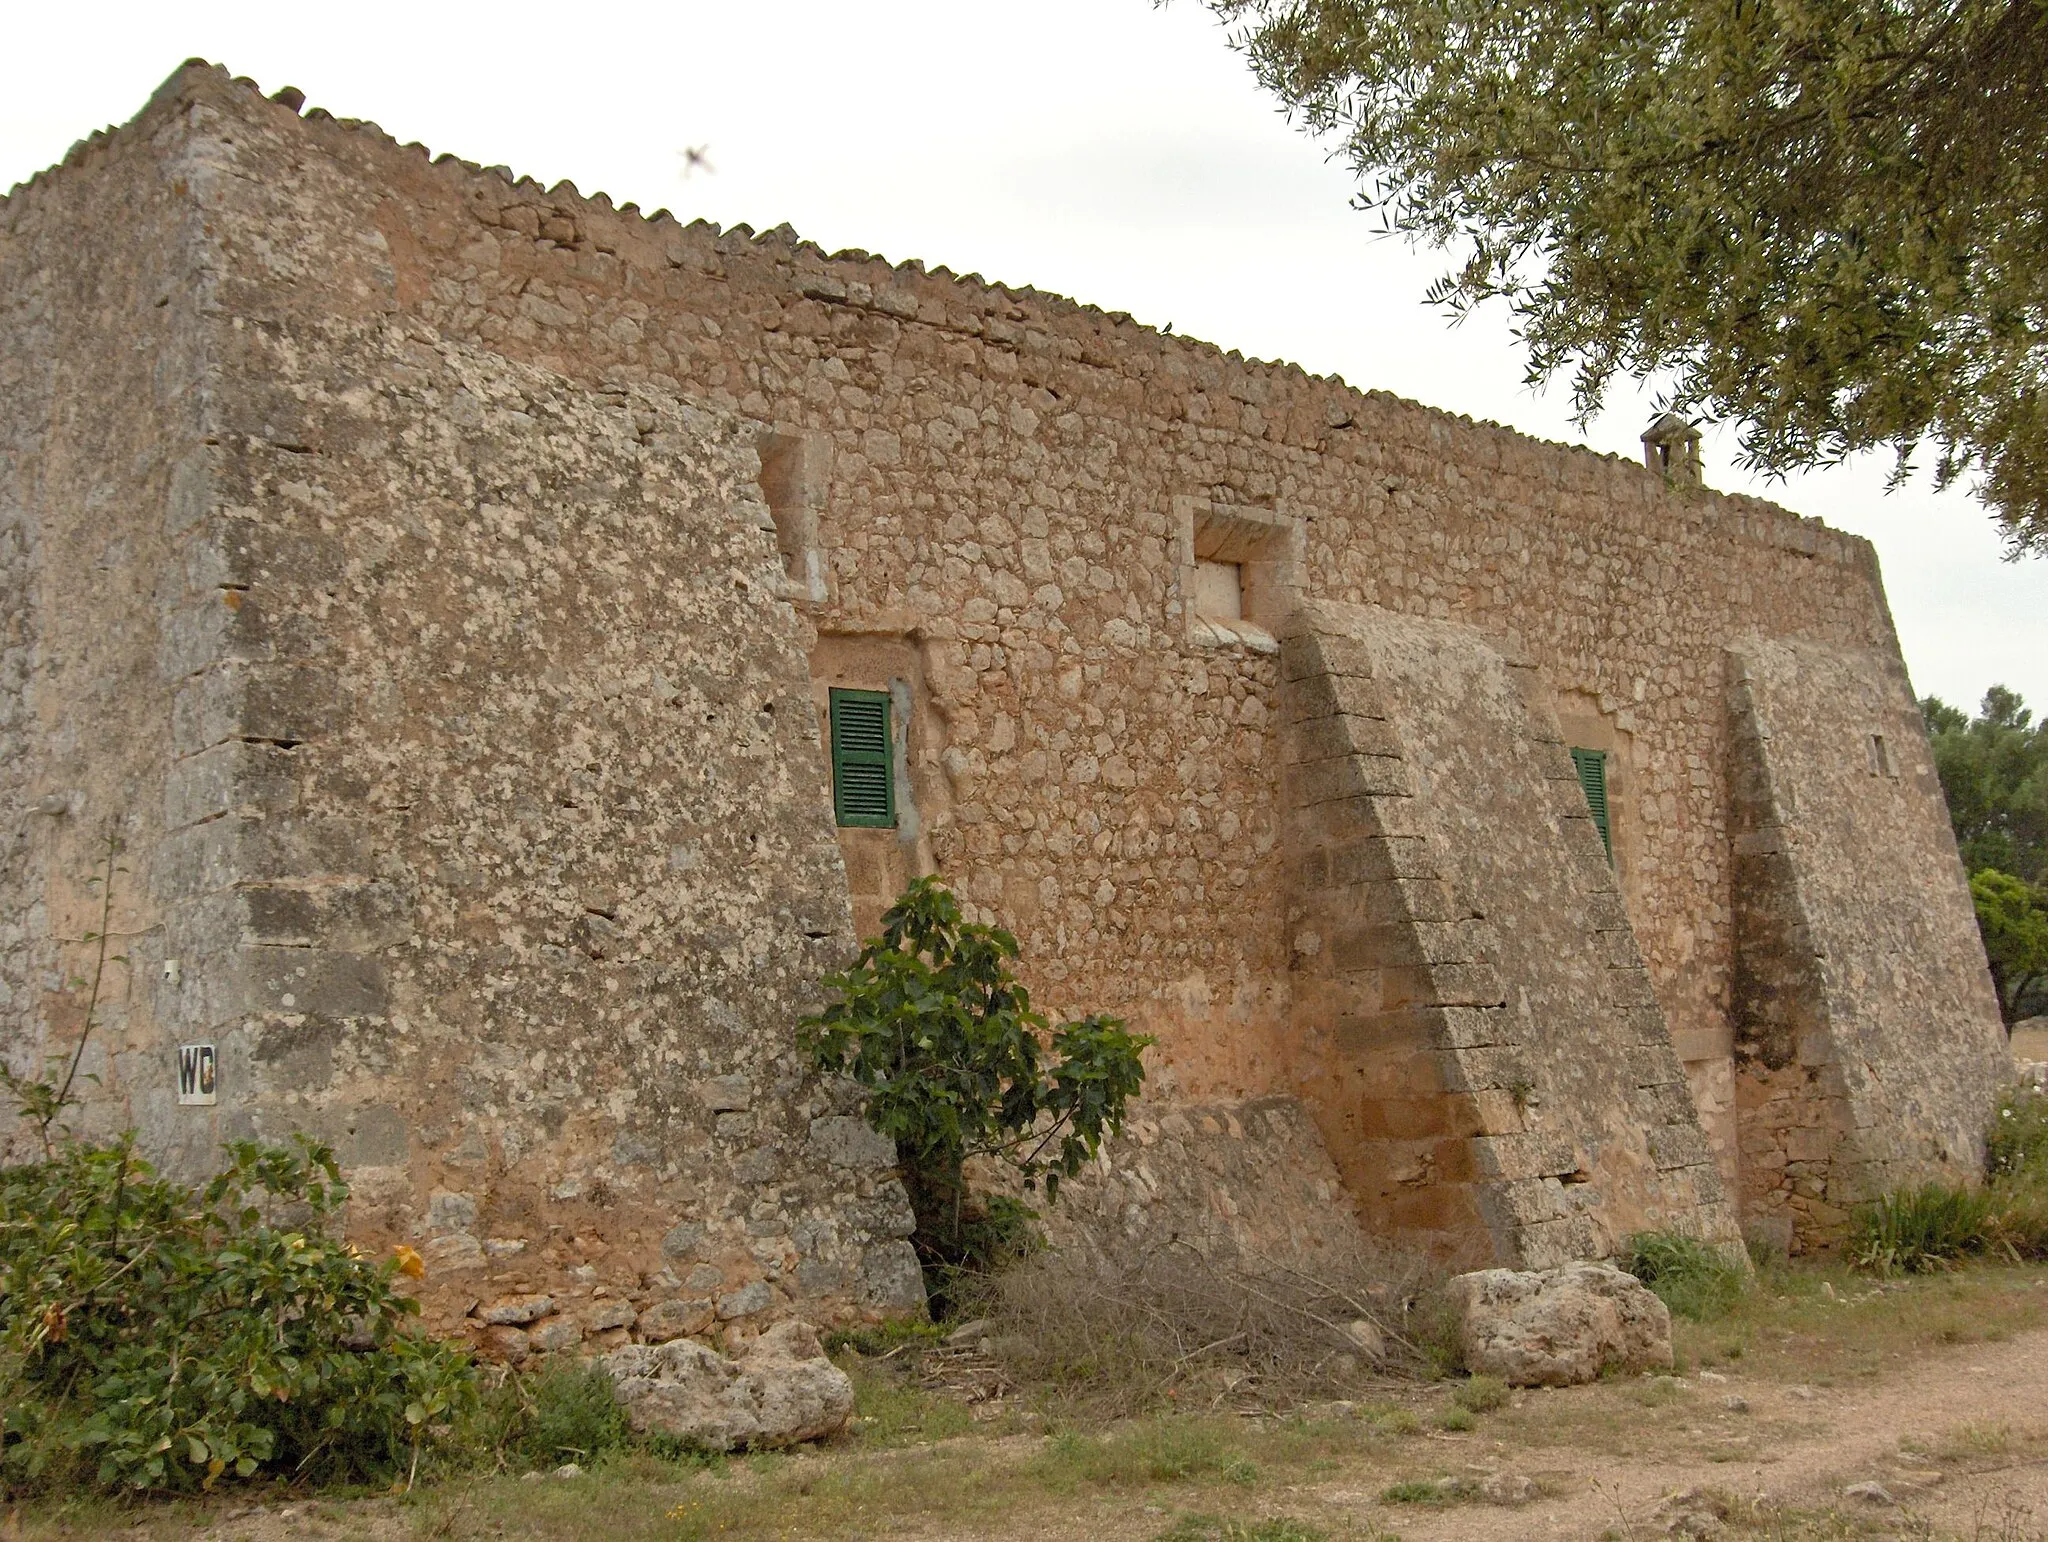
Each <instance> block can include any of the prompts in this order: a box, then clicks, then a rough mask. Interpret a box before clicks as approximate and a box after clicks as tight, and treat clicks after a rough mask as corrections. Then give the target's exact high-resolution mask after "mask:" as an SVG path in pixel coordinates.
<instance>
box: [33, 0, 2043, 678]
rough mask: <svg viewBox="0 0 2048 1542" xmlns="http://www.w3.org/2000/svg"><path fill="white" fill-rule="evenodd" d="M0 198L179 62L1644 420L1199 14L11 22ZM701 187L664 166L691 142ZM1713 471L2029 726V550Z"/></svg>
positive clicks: (183, 13) (626, 5) (1300, 359)
mask: <svg viewBox="0 0 2048 1542" xmlns="http://www.w3.org/2000/svg"><path fill="white" fill-rule="evenodd" d="M9 10H10V14H9V16H8V31H9V53H10V55H11V57H12V59H13V61H14V62H13V66H12V68H10V70H9V71H8V75H9V80H8V92H7V94H6V95H5V97H4V98H0V187H5V186H7V185H10V184H12V183H14V182H18V181H21V180H24V179H26V178H27V177H28V176H30V175H32V174H33V173H34V172H35V171H36V170H38V169H39V168H41V167H43V166H45V165H48V164H49V163H51V162H53V161H55V160H57V159H58V158H59V157H61V156H62V155H63V153H64V150H65V148H66V147H67V146H68V145H70V144H71V142H72V141H73V140H75V139H78V138H81V137H82V136H84V135H85V134H86V133H88V132H89V131H91V130H92V129H95V128H98V127H101V126H103V125H105V124H108V123H115V122H121V121H124V120H126V119H127V118H129V117H131V116H133V115H134V113H135V112H136V110H137V109H139V108H140V107H141V105H142V103H143V101H144V99H145V98H146V97H147V96H148V94H149V93H150V92H151V91H152V90H153V89H154V88H155V87H156V86H157V84H158V83H159V82H160V81H161V80H162V79H163V77H164V76H166V75H168V74H169V73H170V72H171V70H172V69H173V68H175V67H176V65H177V64H178V63H179V61H180V60H182V59H185V58H187V57H189V56H192V55H199V56H202V57H205V58H208V59H211V60H214V61H215V62H218V63H222V64H226V65H227V66H229V67H230V68H231V69H232V70H233V71H234V72H235V73H237V74H240V75H247V76H250V77H252V78H253V79H255V80H256V81H257V82H259V83H260V84H261V85H262V86H263V88H264V89H265V90H266V91H274V90H276V89H277V88H279V87H281V86H285V85H296V86H298V87H300V88H301V89H303V90H304V91H305V92H306V93H307V96H308V99H309V101H310V102H311V103H312V104H313V105H316V106H321V107H326V108H328V109H329V110H330V111H332V112H334V113H336V114H337V115H339V116H343V117H353V118H367V119H371V120H373V121H375V122H377V123H379V124H381V125H382V126H383V127H384V129H385V130H386V131H388V132H389V133H391V134H394V135H396V136H397V137H398V138H399V139H401V140H414V139H416V140H419V141H421V142H422V143H424V144H426V145H427V146H429V147H430V148H431V149H433V150H434V151H435V152H436V153H439V152H442V151H453V152H454V153H456V154H458V155H461V156H463V157H465V158H466V159H469V160H474V161H479V162H482V163H484V164H486V165H492V164H505V165H509V166H511V167H513V168H514V169H516V170H518V171H520V172H523V173H527V174H529V175H532V176H536V177H538V178H540V179H541V180H543V181H545V182H553V181H554V180H556V179H558V178H562V177H566V178H569V179H570V180H571V181H573V182H575V183H576V185H577V186H578V187H580V188H582V189H583V190H584V191H586V192H591V191H598V190H602V191H604V192H607V193H609V194H611V195H612V197H613V198H614V199H616V200H618V201H620V202H625V201H627V200H631V201H633V202H637V203H639V204H640V205H641V206H642V207H643V208H647V209H653V208H657V207H662V206H666V207H668V208H670V209H673V210H674V211H675V212H676V213H677V214H678V215H680V216H683V217H685V218H689V217H695V216H701V217H703V218H707V219H713V220H717V221H720V222H721V223H726V224H734V223H739V222H742V221H744V222H746V223H748V224H751V225H753V226H754V227H755V228H757V229H761V228H766V227H768V226H773V225H778V224H781V223H783V222H785V221H787V222H788V223H790V224H792V225H794V226H795V227H796V228H797V230H799V231H800V232H802V233H803V234H804V235H806V236H808V237H810V238H811V239H812V240H815V241H817V242H819V243H820V244H821V245H823V246H825V247H826V248H827V249H828V250H829V249H834V248H838V247H849V246H851V247H861V248H865V249H867V250H870V251H874V252H878V253H880V254H882V255H884V256H887V257H890V258H892V259H898V260H900V259H903V258H907V257H919V258H922V259H924V260H925V261H926V262H927V263H929V264H933V265H936V264H940V263H943V264H945V265H946V266H948V267H950V268H952V269H953V270H954V271H955V272H959V273H967V272H980V273H982V274H985V275H986V276H988V277H990V278H994V279H1001V280H1003V281H1005V282H1008V283H1012V284H1031V285H1034V286H1036V287H1038V288H1040V289H1047V290H1053V291H1056V292H1060V293H1064V294H1069V295H1073V296H1074V297H1076V298H1077V299H1081V300H1085V301H1088V302H1090V303H1092V304H1096V305H1100V306H1102V307H1104V308H1105V309H1110V310H1125V311H1129V312H1131V313H1132V314H1133V315H1135V316H1136V317H1137V318H1138V319H1139V320H1141V321H1145V322H1149V323H1152V324H1153V325H1164V324H1166V323H1168V322H1171V323H1173V324H1174V326H1175V327H1176V329H1177V330H1179V331H1181V332H1186V333H1193V334H1195V335H1197V336H1200V337H1203V338H1207V339H1209V340H1210V341H1212V342H1216V343H1219V344H1221V345H1223V346H1224V347H1226V348H1236V349H1240V350H1242V351H1243V352H1244V353H1246V354H1248V355H1252V356H1256V357H1261V358H1278V359H1291V360H1293V361H1295V362H1297V363H1299V364H1301V365H1303V366H1305V367H1306V368H1308V369H1311V370H1314V371H1317V372H1322V373H1336V374H1341V375H1342V376H1344V378H1345V379H1346V380H1348V381H1350V382H1351V383H1352V384H1353V385H1357V386H1361V387H1368V388H1381V389H1386V390H1391V391H1395V392H1398V393H1400V394H1402V395H1404V396H1411V397H1414V398H1416V399H1418V400H1420V401H1424V402H1428V403H1431V404H1432V405H1435V406H1439V407H1445V408H1449V409H1451V410H1452V411H1455V412H1462V413H1468V414H1470V415H1471V416H1473V417H1478V418H1491V419H1493V420H1495V421H1497V422H1501V423H1506V424H1510V425H1512V426H1514V427H1516V428H1519V429H1521V430H1523V431H1524V432H1527V433H1531V434H1537V435H1540V436H1542V437H1544V438H1550V439H1564V440H1572V441H1580V440H1584V441H1585V442H1589V443H1591V444H1592V445H1593V446H1594V447H1595V448H1596V449H1600V450H1611V451H1616V452H1619V453H1623V454H1629V455H1634V454H1636V453H1638V446H1637V443H1636V435H1637V434H1638V433H1639V432H1640V431H1641V429H1642V427H1643V425H1644V423H1646V422H1647V421H1648V417H1649V410H1648V406H1647V404H1646V402H1644V401H1642V400H1639V399H1634V398H1631V399H1629V400H1626V401H1623V400H1616V401H1615V402H1614V403H1612V404H1611V407H1610V410H1609V411H1608V412H1607V414H1606V415H1605V416H1604V417H1603V418H1602V419H1601V420H1600V421H1599V422H1597V423H1595V424H1594V425H1593V427H1592V429H1591V430H1590V431H1589V432H1588V433H1586V434H1583V435H1582V434H1580V433H1578V432H1577V431H1575V430H1574V429H1573V428H1572V426H1571V424H1570V421H1569V400H1568V396H1567V393H1566V392H1565V390H1564V389H1563V387H1562V386H1559V387H1555V388H1553V389H1552V390H1551V391H1550V392H1549V393H1547V394H1545V395H1541V396H1539V395H1534V394H1532V393H1531V392H1530V391H1529V390H1528V389H1527V388H1525V387H1524V386H1523V385H1522V383H1521V378H1522V372H1521V362H1520V357H1519V355H1518V353H1517V351H1516V349H1515V347H1514V345H1513V342H1512V340H1511V338H1510V337H1509V336H1508V333H1507V328H1506V324H1505V320H1504V318H1503V317H1501V316H1499V315H1493V316H1486V317H1482V318H1481V319H1479V320H1477V321H1473V322H1468V323H1467V324H1465V325H1464V326H1462V327H1456V328H1453V327H1450V326H1448V325H1447V324H1446V323H1445V321H1444V320H1443V319H1442V317H1441V316H1440V315H1438V314H1437V313H1435V312H1433V311H1431V310H1429V309H1427V308H1425V307H1424V305H1423V304H1422V293H1423V290H1424V287H1425V286H1426V284H1427V283H1428V281H1429V279H1430V278H1431V277H1432V276H1433V274H1434V273H1435V272H1436V270H1437V265H1438V263H1437V259H1436V258H1435V257H1434V256H1433V255H1432V254H1429V253H1419V254H1418V253H1415V252H1412V251H1410V250H1409V249H1408V248H1406V247H1405V246H1403V245H1401V244H1399V243H1396V242H1392V241H1386V240H1381V239H1376V238H1375V237H1374V236H1373V234H1372V230H1371V222H1370V220H1369V218H1368V217H1367V216H1364V215H1360V214H1357V213H1353V212H1351V211H1350V210H1349V209H1348V207H1347V203H1346V200H1347V196H1348V194H1349V191H1350V182H1349V179H1348V178H1347V177H1346V176H1345V174H1344V173H1343V171H1342V170H1341V169H1340V168H1338V167H1335V166H1331V165H1328V164H1326V162H1325V159H1324V154H1323V151H1322V150H1321V149H1320V148H1319V147H1318V146H1316V145H1315V144H1313V143H1311V142H1310V141H1308V140H1306V139H1305V138H1303V137H1302V136H1301V135H1299V134H1298V133H1296V132H1295V131H1294V130H1292V129H1291V128H1289V127H1288V126H1287V124H1286V123H1285V122H1284V121H1283V120H1282V119H1281V118H1280V117H1279V115H1278V114H1277V113H1276V111H1275V110H1274V108H1273V106H1272V104H1271V103H1270V102H1269V101H1268V100H1267V99H1266V98H1264V97H1263V96H1262V95H1261V94H1260V93H1259V92H1258V90H1257V89H1256V87H1255V86H1254V85H1253V83H1252V80H1251V77H1250V74H1249V72H1248V71H1247V70H1246V69H1245V67H1244V65H1243V63H1242V61H1241V60H1240V59H1239V58H1238V57H1237V56H1236V55H1235V54H1233V53H1231V52H1230V51H1229V49H1228V48H1227V47H1226V46H1225V43H1224V39H1223V37H1222V34H1221V33H1220V31H1219V30H1218V29H1217V27H1216V26H1215V24H1214V22H1213V21H1212V20H1211V19H1210V17H1209V15H1208V13H1207V11H1206V10H1204V9H1203V8H1202V7H1201V6H1200V5H1199V4H1198V3H1196V0H1174V3H1173V4H1171V5H1170V6H1168V7H1167V8H1165V9H1155V8H1154V7H1153V6H1152V4H1151V3H1150V0H1035V3H1033V4H1030V5H1024V6H1016V5H1005V6H1000V7H998V6H993V5H987V4H976V3H974V0H666V3H661V4H643V3H640V0H612V3H608V4H603V5H592V6H588V7H586V8H577V7H564V6H562V5H560V4H550V5H546V6H538V5H536V6H530V7H529V6H526V5H522V4H520V3H517V0H511V3H500V4H491V5H458V4H439V3H435V0H412V3H407V4H397V3H393V0H356V3H352V4H350V5H348V6H346V7H339V6H299V5H284V4H279V3H277V0H263V3H255V4H245V3H209V0H184V3H176V4H163V3H161V0H159V3H154V4H148V5H137V4H127V3H120V0H116V3H102V4H100V5H95V6H91V7H84V6H55V5H46V6H38V7H34V8H29V7H22V6H17V7H10V8H9ZM687 146H704V147H708V149H707V151H706V154H707V157H708V159H709V161H710V163H711V165H712V167H714V168H715V170H714V171H712V172H710V173H705V172H701V171H700V172H697V173H695V174H691V175H685V166H684V159H683V156H682V154H681V151H682V150H683V149H684V148H685V147H687ZM1707 457H1708V464H1707V472H1708V480H1709V481H1710V482H1712V483H1713V484H1714V485H1715V486H1717V487H1723V488H1748V489H1749V490H1751V491H1755V492H1759V493H1761V494H1762V495H1763V496H1766V497H1771V498H1775V499H1776V500H1777V501H1778V502H1780V503H1783V504H1786V505H1787V506H1789V507H1791V508H1794V509H1796V510H1798V511H1799V512H1801V513H1803V514H1818V515H1820V516H1822V517H1823V518H1824V519H1826V520H1827V521H1828V522H1829V523H1830V524H1833V525H1837V526H1839V527H1841V528H1844V529H1848V530H1853V531H1856V532H1857V533H1859V534H1861V535H1865V536H1868V537H1869V538H1870V539H1871V540H1873V541H1875V542H1876V544H1877V549H1878V553H1879V556H1880V557H1881V558H1882V560H1883V563H1884V571H1885V578H1886V583H1887V586H1888V589H1889V591H1890V595H1891V603H1892V611H1893V614H1894V616H1895V618H1896V620H1897V622H1898V627H1899V634H1900V639H1901V641H1902V642H1903V644H1904V647H1905V653H1906V661H1907V663H1908V665H1909V666H1910V667H1911V669H1912V671H1913V679H1914V683H1915V685H1916V687H1917V688H1918V689H1919V690H1920V691H1921V692H1922V693H1923V694H1924V693H1927V692H1933V693H1936V694H1939V695H1941V696H1944V697H1946V698H1948V699H1949V700H1951V701H1954V702H1957V703H1959V704H1963V703H1967V704H1974V703H1975V702H1976V701H1977V699H1978V698H1979V697H1980V696H1981V695H1982V694H1983V691H1984V688H1985V687H1986V686H1988V685H1991V684H1992V683H1994V682H1999V683H2004V684H2007V685H2010V686H2012V687H2013V688H2015V689H2017V690H2019V691H2021V692H2023V693H2024V694H2025V695H2026V696H2027V697H2028V698H2029V700H2031V701H2033V702H2034V703H2035V704H2036V705H2037V706H2038V707H2040V708H2044V709H2048V562H2044V561H2042V560H2040V559H2029V560H2028V561H2026V562H2023V563H2020V564H2017V565H2014V564H2007V563H2003V562H2001V561H2000V560H1999V542H1998V539H1997V537H1996V535H1995V534H1994V532H1993V529H1992V527H1991V524H1990V522H1989V520H1988V518H1987V517H1986V516H1985V515H1984V513H1983V512H1982V510H1981V509H1980V508H1979V507H1978V506H1977V505H1976V504H1975V503H1973V502H1972V501H1970V500H1969V498H1968V497H1967V496H1965V495H1964V494H1962V493H1960V492H1952V493H1950V494H1948V495H1945V496H1941V497H1937V496H1935V495H1934V494H1933V492H1932V491H1931V490H1930V489H1929V488H1928V487H1927V486H1926V484H1925V483H1924V481H1923V482H1922V483H1920V484H1918V485H1915V486H1912V487H1909V488H1908V489H1906V490H1904V491H1902V492H1899V493H1894V494H1891V495H1889V496H1887V495H1886V494H1885V493H1884V491H1883V484H1884V474H1885V472H1886V470H1887V469H1888V466H1887V465H1886V464H1884V463H1873V464H1865V465H1856V466H1851V467H1845V468H1838V469H1835V470H1832V471H1827V472H1822V473H1816V474H1813V475H1810V476H1805V477H1802V478H1798V479H1795V480H1794V481H1792V482H1789V483H1785V484H1777V485H1765V484H1762V483H1760V482H1753V481H1752V480H1751V479H1748V478H1746V477H1744V476H1743V475H1742V474H1741V473H1739V472H1738V471H1737V470H1736V469H1735V468H1734V465H1733V445H1732V443H1731V442H1730V440H1729V439H1728V438H1727V437H1725V436H1723V435H1719V434H1715V435H1710V437H1709V440H1708V445H1707Z"/></svg>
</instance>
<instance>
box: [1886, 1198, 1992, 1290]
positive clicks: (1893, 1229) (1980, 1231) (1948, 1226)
mask: <svg viewBox="0 0 2048 1542" xmlns="http://www.w3.org/2000/svg"><path fill="white" fill-rule="evenodd" d="M1999 1209H2000V1206H1999V1199H1998V1196H1997V1195H1995V1194H1993V1193H1991V1192H1989V1191H1987V1190H1983V1189H1963V1188H1952V1187H1950V1186H1948V1185H1946V1184H1940V1183H1929V1184H1924V1185H1922V1186H1921V1187H1919V1188H1917V1189H1900V1190H1898V1191H1896V1192H1895V1193H1891V1194H1887V1195H1885V1196H1884V1197H1883V1198H1881V1199H1878V1200H1876V1201H1874V1202H1873V1203H1871V1204H1868V1205H1864V1206H1863V1207H1862V1208H1860V1209H1859V1210H1858V1211H1857V1212H1856V1215H1855V1219H1854V1221H1853V1223H1852V1226H1851V1229H1850V1233H1849V1261H1850V1262H1851V1263H1853V1264H1855V1265H1856V1266H1857V1267H1858V1268H1861V1269H1869V1270H1873V1271H1874V1272H1876V1273H1878V1274H1926V1273H1929V1272H1931V1271H1933V1270H1937V1269H1946V1268H1948V1267H1950V1266H1951V1265H1953V1264H1956V1263H1959V1262H1961V1261H1962V1260H1963V1259H1966V1258H1973V1257H1976V1256H1978V1255H1980V1254H1982V1253H1985V1252H1988V1251H1990V1250H1991V1249H1992V1248H1993V1247H1995V1246H1996V1245H1997V1243H1998V1238H1999V1229H1998V1218H1999Z"/></svg>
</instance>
